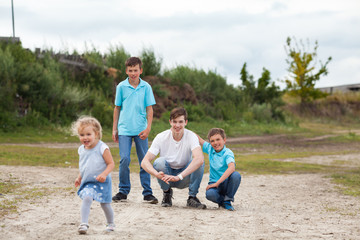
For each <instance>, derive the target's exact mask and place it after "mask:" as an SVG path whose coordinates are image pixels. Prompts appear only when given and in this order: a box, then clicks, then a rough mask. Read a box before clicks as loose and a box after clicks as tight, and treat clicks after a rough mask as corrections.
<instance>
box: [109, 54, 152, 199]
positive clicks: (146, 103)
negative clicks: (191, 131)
mask: <svg viewBox="0 0 360 240" xmlns="http://www.w3.org/2000/svg"><path fill="white" fill-rule="evenodd" d="M125 66H126V74H127V75H128V78H127V79H125V80H124V81H122V82H120V83H119V84H118V85H117V87H116V96H115V107H114V117H113V133H112V138H113V140H114V141H115V142H118V143H119V152H120V166H119V192H118V193H117V194H116V195H115V196H114V197H113V198H112V200H113V201H115V202H118V201H121V202H124V201H126V200H127V195H128V194H129V192H130V188H131V184H130V168H129V165H130V152H131V145H132V140H133V139H134V142H135V147H136V153H137V157H138V160H139V165H141V161H142V159H143V158H144V156H145V154H146V152H147V150H148V135H149V133H150V130H151V124H152V120H153V108H152V105H154V104H155V98H154V94H153V92H152V88H151V86H150V85H149V84H148V83H147V82H145V81H143V80H142V79H141V78H140V74H141V73H142V71H143V69H142V62H141V60H140V58H137V57H130V58H129V59H127V60H126V62H125ZM140 182H141V186H142V187H143V192H142V194H143V196H144V202H148V203H152V204H156V203H158V200H157V199H156V197H154V196H153V195H152V189H151V184H150V174H148V173H147V172H146V171H145V170H144V169H142V168H141V167H140Z"/></svg>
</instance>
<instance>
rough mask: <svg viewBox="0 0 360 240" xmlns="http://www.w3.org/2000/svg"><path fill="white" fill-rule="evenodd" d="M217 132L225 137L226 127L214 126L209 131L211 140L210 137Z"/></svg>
mask: <svg viewBox="0 0 360 240" xmlns="http://www.w3.org/2000/svg"><path fill="white" fill-rule="evenodd" d="M216 134H219V135H220V136H221V137H222V138H223V139H225V138H226V134H225V131H224V129H222V128H212V129H210V131H209V133H208V136H207V137H208V139H209V140H210V138H211V137H212V136H214V135H216Z"/></svg>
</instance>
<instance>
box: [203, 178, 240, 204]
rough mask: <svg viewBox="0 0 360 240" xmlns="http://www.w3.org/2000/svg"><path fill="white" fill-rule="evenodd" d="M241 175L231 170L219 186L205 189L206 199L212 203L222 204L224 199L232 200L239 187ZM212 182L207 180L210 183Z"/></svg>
mask: <svg viewBox="0 0 360 240" xmlns="http://www.w3.org/2000/svg"><path fill="white" fill-rule="evenodd" d="M240 182H241V175H240V173H238V172H233V173H232V174H231V175H230V176H229V177H228V178H227V179H226V180H225V181H223V182H222V183H221V184H220V185H219V187H217V188H210V189H209V190H207V191H206V199H207V200H209V201H212V202H214V203H218V204H222V203H223V202H224V201H232V202H233V201H234V195H235V193H236V191H237V190H238V188H239V185H240ZM212 183H214V182H209V184H212Z"/></svg>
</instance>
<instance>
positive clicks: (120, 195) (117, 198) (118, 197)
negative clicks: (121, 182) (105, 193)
mask: <svg viewBox="0 0 360 240" xmlns="http://www.w3.org/2000/svg"><path fill="white" fill-rule="evenodd" d="M126 199H127V195H125V194H123V193H121V192H118V193H117V194H116V195H115V196H113V197H112V200H113V201H114V202H119V201H120V202H126Z"/></svg>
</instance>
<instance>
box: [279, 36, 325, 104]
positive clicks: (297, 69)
mask: <svg viewBox="0 0 360 240" xmlns="http://www.w3.org/2000/svg"><path fill="white" fill-rule="evenodd" d="M293 40H294V45H295V46H293V45H292V39H291V38H290V37H288V38H287V40H286V45H285V51H286V54H287V59H286V63H288V64H289V68H288V71H289V73H290V75H289V78H287V79H285V82H286V86H287V90H288V91H289V92H290V93H291V94H293V95H295V96H299V97H300V100H301V105H303V104H304V103H306V102H309V101H310V100H313V99H316V98H319V97H322V96H324V94H323V93H322V92H321V91H320V90H317V89H315V83H316V81H319V80H320V77H321V76H322V75H324V76H326V75H327V74H328V69H327V65H328V63H329V62H330V61H331V57H329V58H328V59H327V61H326V62H325V64H323V63H322V62H321V61H319V62H320V65H321V66H320V69H319V70H318V71H317V72H316V73H314V71H315V68H316V65H317V49H318V47H319V45H318V42H317V41H315V46H314V49H313V51H312V52H310V44H309V41H307V46H305V45H304V43H303V41H301V40H300V42H299V43H300V45H299V43H298V42H297V41H296V39H295V38H293Z"/></svg>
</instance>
